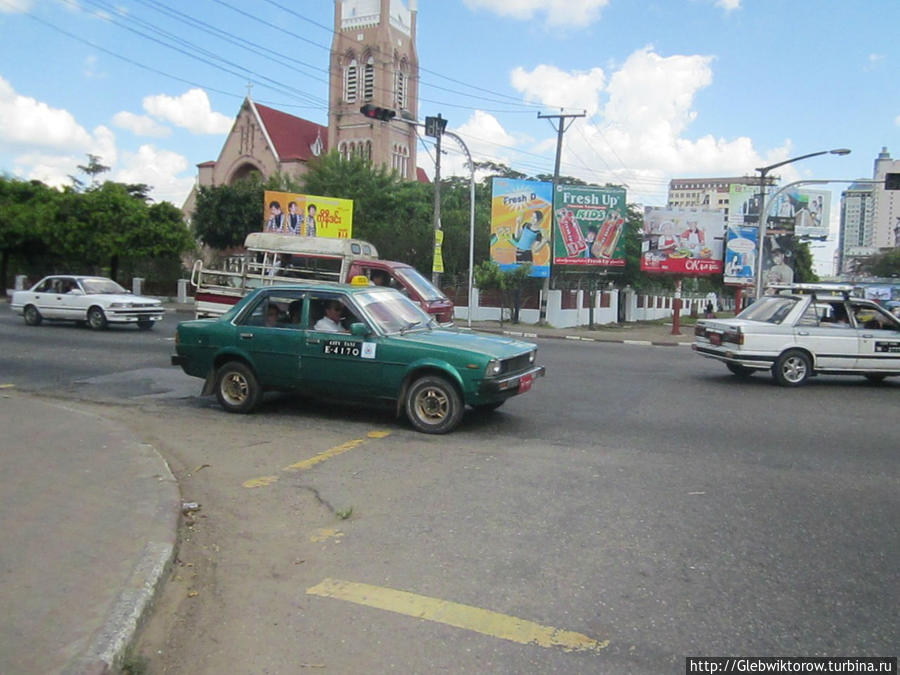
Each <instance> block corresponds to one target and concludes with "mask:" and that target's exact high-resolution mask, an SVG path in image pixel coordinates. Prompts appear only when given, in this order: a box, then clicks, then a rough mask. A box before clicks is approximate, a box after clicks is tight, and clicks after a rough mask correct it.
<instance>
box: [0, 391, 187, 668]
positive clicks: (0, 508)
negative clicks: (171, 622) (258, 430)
mask: <svg viewBox="0 0 900 675" xmlns="http://www.w3.org/2000/svg"><path fill="white" fill-rule="evenodd" d="M0 428H2V429H3V436H2V438H3V451H2V452H0V472H2V475H3V477H4V487H3V490H2V492H0V531H2V532H3V539H4V541H3V547H2V549H0V606H2V607H4V608H5V611H4V612H3V615H2V617H0V672H2V673H4V674H6V675H13V674H19V673H21V674H26V673H27V674H29V675H30V674H31V673H59V672H62V673H67V674H72V675H82V674H83V675H95V674H96V675H100V674H104V673H110V672H117V671H114V670H113V669H114V668H115V667H116V666H117V665H119V663H120V661H121V659H122V656H123V654H124V652H125V649H126V647H127V646H128V645H129V643H130V641H131V639H132V637H133V636H134V633H135V631H136V629H137V626H138V623H139V622H140V620H141V618H142V615H143V614H144V613H145V612H146V611H147V610H148V609H149V606H150V603H151V601H152V599H153V596H154V594H155V591H156V588H157V585H158V584H159V583H160V582H161V580H162V578H163V574H164V573H165V571H166V568H167V566H168V565H169V563H170V562H171V560H172V557H173V555H174V551H175V544H176V534H177V527H178V517H179V511H180V508H181V500H180V494H179V491H178V486H177V484H176V481H175V478H174V477H173V476H172V474H171V472H170V471H169V468H168V466H167V465H166V463H165V461H164V460H163V459H162V458H161V457H160V456H159V455H158V454H157V452H156V451H155V450H154V449H153V448H152V447H151V446H149V445H146V444H143V443H141V442H139V441H138V440H137V439H136V438H134V437H133V436H132V435H131V434H129V433H128V432H126V431H125V430H123V429H122V428H120V427H118V426H117V425H115V424H113V423H111V422H109V421H108V420H105V419H103V418H102V417H99V416H97V415H94V414H91V413H88V412H83V411H80V410H77V409H76V408H74V407H71V406H69V405H67V404H65V403H62V402H50V401H46V400H41V399H37V398H32V397H30V396H27V395H25V394H21V393H18V392H16V391H15V390H13V389H2V390H0Z"/></svg>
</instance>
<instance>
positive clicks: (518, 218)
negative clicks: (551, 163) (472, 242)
mask: <svg viewBox="0 0 900 675" xmlns="http://www.w3.org/2000/svg"><path fill="white" fill-rule="evenodd" d="M552 198H553V184H552V183H544V182H541V181H534V180H517V179H514V178H494V179H493V180H492V185H491V260H493V261H494V262H496V263H497V264H498V265H499V266H500V269H502V270H511V269H515V268H517V267H518V266H519V265H521V264H522V263H531V275H530V276H533V277H549V276H550V242H551V240H550V221H551V219H552V215H551V212H550V208H551V206H552Z"/></svg>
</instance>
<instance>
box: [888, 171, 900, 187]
mask: <svg viewBox="0 0 900 675" xmlns="http://www.w3.org/2000/svg"><path fill="white" fill-rule="evenodd" d="M884 189H885V190H900V173H886V174H884Z"/></svg>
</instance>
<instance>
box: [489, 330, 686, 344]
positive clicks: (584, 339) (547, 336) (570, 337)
mask: <svg viewBox="0 0 900 675" xmlns="http://www.w3.org/2000/svg"><path fill="white" fill-rule="evenodd" d="M473 330H477V331H478V332H480V333H496V334H499V335H509V336H510V337H522V338H529V339H534V338H542V339H547V340H575V341H577V342H612V343H618V344H626V345H639V346H645V347H690V346H691V343H690V342H681V341H677V340H672V341H669V340H629V339H626V338H606V337H586V336H584V335H554V334H552V333H541V332H538V333H526V332H519V331H512V330H502V329H498V328H484V327H478V328H477V329H475V328H473Z"/></svg>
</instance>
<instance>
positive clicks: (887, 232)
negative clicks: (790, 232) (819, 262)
mask: <svg viewBox="0 0 900 675" xmlns="http://www.w3.org/2000/svg"><path fill="white" fill-rule="evenodd" d="M888 173H900V160H896V159H891V155H890V153H889V152H888V149H887V148H886V147H883V148H881V152H880V153H879V154H878V157H876V158H875V166H874V169H873V171H872V180H874V181H876V182H875V183H862V182H860V183H853V184H852V185H851V186H850V187H849V188H847V189H846V190H844V191H843V192H842V193H841V225H840V235H839V239H838V249H837V253H838V256H837V257H838V274H840V275H842V276H850V275H853V273H854V272H855V270H856V263H857V262H858V261H859V259H861V258H865V257H868V256H871V255H874V254H876V253H878V252H879V251H883V250H886V249H889V248H894V247H895V246H898V245H900V241H898V239H897V236H898V229H900V190H885V187H884V179H885V175H886V174H888ZM861 180H862V179H861Z"/></svg>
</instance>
